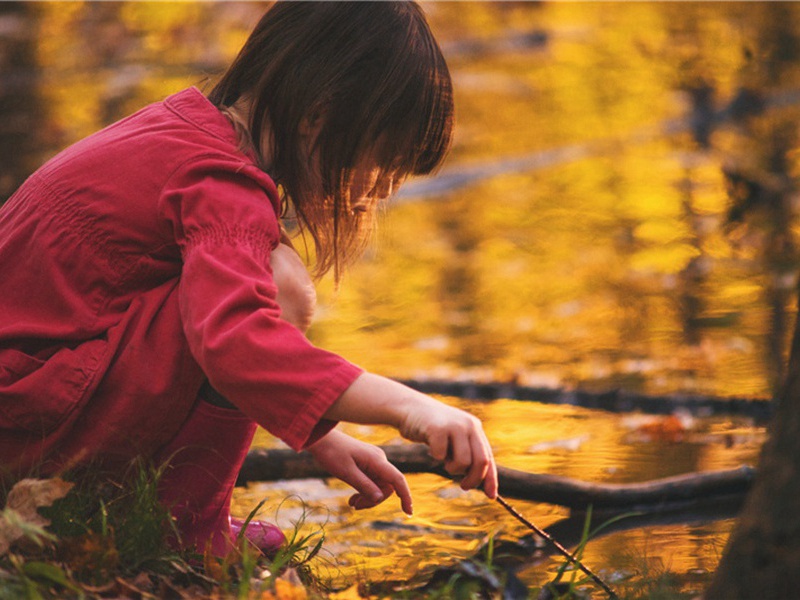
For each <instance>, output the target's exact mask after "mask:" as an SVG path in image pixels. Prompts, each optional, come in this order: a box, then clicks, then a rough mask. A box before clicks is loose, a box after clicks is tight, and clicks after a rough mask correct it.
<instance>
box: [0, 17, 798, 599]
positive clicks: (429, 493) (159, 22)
mask: <svg viewBox="0 0 800 600" xmlns="http://www.w3.org/2000/svg"><path fill="white" fill-rule="evenodd" d="M266 6H267V4H266V3H259V2H247V3H238V2H200V3H197V2H178V3H173V2H112V3H106V2H31V3H28V2H21V3H15V2H3V3H0V116H1V117H2V118H1V119H0V199H5V198H7V197H8V196H9V195H10V194H11V193H12V192H13V190H14V189H15V188H16V187H17V186H18V185H19V184H20V183H21V181H23V180H24V178H25V177H26V176H27V175H28V174H29V173H30V172H32V171H33V170H34V169H35V168H36V167H37V166H38V165H39V164H41V163H42V162H43V161H45V160H46V159H47V158H48V157H50V156H52V155H53V154H54V153H55V152H57V151H58V150H59V149H61V148H63V147H65V146H66V145H68V144H70V143H72V142H74V141H77V140H78V139H80V138H81V137H83V136H86V135H88V134H90V133H92V132H93V131H95V130H97V129H99V128H101V127H103V126H104V125H106V124H108V123H111V122H113V121H115V120H117V119H119V118H121V117H123V116H125V115H127V114H130V113H131V112H133V111H135V110H137V109H138V108H140V107H142V106H144V105H145V104H147V103H149V102H153V101H157V100H160V99H162V98H163V97H164V96H166V95H168V94H171V93H173V92H176V91H179V90H180V89H182V88H184V87H187V86H189V85H196V86H198V87H200V88H201V89H208V83H209V81H213V78H214V77H215V75H217V74H218V73H219V72H220V71H221V70H222V69H224V67H225V65H226V64H227V62H228V61H229V60H230V59H231V58H232V57H233V56H234V55H235V53H236V51H237V50H238V48H239V47H240V45H241V44H242V42H243V41H244V39H245V38H246V36H247V34H248V32H249V30H250V28H251V27H252V26H253V24H254V23H255V22H256V20H257V19H258V18H259V17H260V15H261V14H262V13H263V11H264V9H265V8H266ZM423 6H424V7H425V10H426V12H427V14H428V16H429V19H430V22H431V25H432V28H433V29H434V32H435V33H436V35H437V37H438V39H439V41H440V43H441V45H442V48H443V50H444V53H445V55H446V57H447V59H448V62H449V65H450V68H451V71H452V75H453V78H454V83H455V89H456V102H457V133H456V137H455V143H454V146H453V149H452V153H451V155H450V157H449V159H448V161H447V163H446V164H445V166H444V167H443V169H442V170H441V171H440V172H439V173H438V174H437V175H436V176H435V177H433V178H429V179H426V180H412V181H410V182H408V183H407V185H406V186H405V187H404V189H403V190H402V191H401V193H400V194H399V195H398V196H397V197H396V198H394V199H392V201H391V202H389V203H388V205H387V206H386V207H385V210H384V212H383V214H382V217H381V227H380V231H379V234H378V235H377V238H376V243H375V244H374V246H373V247H372V249H371V250H370V251H369V252H368V254H367V255H366V256H365V257H364V260H363V261H362V262H361V263H360V264H359V265H358V266H357V267H355V268H354V269H353V270H352V272H351V273H349V274H348V275H347V276H346V277H345V279H344V280H343V282H342V285H341V288H340V289H339V290H335V289H334V287H333V285H332V282H330V281H327V280H326V281H323V282H321V284H320V290H319V291H320V310H319V313H318V317H317V320H316V323H315V324H314V326H313V327H312V330H311V332H310V337H311V338H312V340H313V341H314V342H315V343H317V344H319V345H321V346H323V347H326V348H328V349H331V350H334V351H337V352H340V353H342V354H343V355H345V356H346V357H348V358H349V359H351V360H353V361H354V362H356V363H358V364H360V365H362V366H364V367H366V368H367V369H370V370H373V371H376V372H379V373H382V374H385V375H388V376H392V377H398V378H412V377H413V378H418V379H425V378H428V379H445V380H451V381H463V380H477V381H495V382H513V383H519V384H521V385H530V386H544V387H553V388H563V389H567V390H569V389H581V390H590V391H602V390H609V389H620V390H625V391H627V392H631V393H640V394H704V395H709V396H714V397H720V398H726V397H733V396H737V397H747V398H755V399H763V400H768V399H769V398H770V397H771V396H772V395H773V393H774V392H775V390H776V388H777V386H778V385H779V382H780V378H781V375H782V370H783V364H784V362H785V358H786V352H787V347H788V343H787V342H788V339H789V335H790V333H791V331H792V329H793V326H794V318H795V301H796V294H795V287H796V283H797V265H798V260H797V258H798V249H797V219H796V211H797V178H798V166H799V161H800V154H799V153H798V135H797V122H798V113H800V61H798V58H800V5H798V4H797V3H789V2H763V3H762V2H732V3H727V2H707V3H704V2H666V3H662V2H641V3H639V2H620V3H606V2H546V1H542V2H423ZM446 401H448V402H453V403H456V404H459V405H461V406H464V407H465V408H467V409H468V410H472V411H473V412H475V413H477V414H479V415H480V416H481V417H482V418H483V419H484V420H485V422H486V426H487V430H488V431H489V434H490V436H491V437H492V439H493V443H494V444H495V446H496V450H497V453H498V457H499V460H500V461H501V462H502V463H503V464H505V465H506V466H511V467H516V468H521V469H525V470H530V471H537V472H553V473H558V474H562V475H569V476H572V477H576V478H580V479H584V480H596V481H636V480H644V479H651V478H654V477H658V476H663V475H670V474H676V473H682V472H688V471H697V470H706V469H711V468H724V467H729V466H736V465H738V464H740V463H742V462H753V461H754V460H755V455H756V452H757V449H758V446H759V444H760V443H761V440H762V439H763V429H762V428H760V427H759V426H756V425H753V424H752V423H751V422H748V421H747V420H746V419H744V420H741V419H734V418H729V417H725V416H715V417H711V418H709V419H705V420H703V419H698V418H685V419H684V421H683V423H684V428H685V435H684V436H682V437H681V439H679V440H678V439H672V438H663V437H662V438H658V437H656V438H655V439H653V438H652V437H651V438H650V439H646V437H644V438H643V437H642V436H641V435H639V433H641V427H640V426H641V419H640V416H636V415H627V416H619V415H609V414H604V413H599V412H595V411H588V410H585V409H581V408H578V407H564V406H557V407H556V406H543V405H538V404H533V403H521V402H514V401H510V400H497V401H493V402H486V403H481V404H475V403H470V402H467V401H464V400H460V399H457V398H447V399H446ZM637 419H640V420H638V421H637ZM352 432H353V433H356V434H358V435H361V436H362V437H366V438H367V439H370V440H372V441H375V442H381V443H383V442H390V441H394V440H395V437H394V434H393V433H392V432H389V431H385V430H382V429H380V428H360V429H359V428H353V429H352ZM257 443H258V444H260V445H277V444H278V442H277V441H276V440H272V439H270V438H269V437H268V436H266V435H260V436H259V438H258V442H257ZM412 483H413V488H414V492H415V496H416V498H417V503H416V506H417V513H418V516H417V517H415V520H414V521H413V522H411V523H410V524H409V523H407V522H405V521H403V520H402V518H401V517H399V516H398V514H399V511H398V510H397V507H396V506H391V507H381V508H379V509H376V512H371V513H370V514H368V515H366V516H364V515H361V514H359V515H352V514H348V513H347V509H346V507H345V506H344V505H345V504H346V502H345V500H346V494H347V492H346V490H345V489H343V488H337V487H336V486H335V484H334V485H332V486H331V485H324V484H322V483H319V482H306V483H304V484H302V485H301V484H292V485H300V487H299V488H297V487H294V488H293V487H291V486H290V485H288V484H287V486H285V487H283V488H280V487H275V486H261V487H258V486H256V487H254V488H252V489H249V490H246V491H244V492H243V493H241V494H240V497H239V498H238V499H237V501H238V502H240V503H241V504H240V505H239V510H240V511H242V512H244V513H246V512H247V507H248V506H252V505H253V504H254V503H255V502H257V499H258V498H262V497H264V496H265V495H266V496H268V497H271V498H274V499H275V501H274V502H273V503H272V504H271V505H268V506H271V508H270V510H273V511H277V510H278V509H277V508H276V507H277V506H278V504H279V503H280V498H282V497H283V496H284V495H285V494H287V493H290V492H292V491H297V492H298V493H299V495H300V496H302V497H303V499H304V501H305V502H306V503H308V504H310V506H311V507H312V511H313V510H320V511H321V512H322V513H324V514H325V516H324V518H323V517H320V518H319V519H317V520H316V522H318V521H319V520H323V521H327V522H328V525H327V527H328V528H329V529H330V538H331V540H332V541H331V543H330V544H329V545H328V547H329V549H330V550H329V551H330V555H331V557H332V562H333V563H335V567H334V576H335V577H339V576H342V577H345V578H347V577H350V576H352V575H353V573H355V572H361V571H367V572H369V573H371V574H373V575H374V574H375V573H381V574H383V575H385V576H387V577H403V576H406V575H407V574H408V573H410V572H414V571H416V570H418V569H419V568H421V567H424V566H426V565H436V564H441V563H442V562H443V561H445V560H446V559H448V557H450V558H452V557H453V556H458V555H461V554H466V553H468V552H469V551H471V550H473V549H474V548H475V547H476V545H477V544H478V543H479V541H480V539H482V536H484V535H486V534H488V533H493V532H501V533H503V534H505V535H510V536H511V537H513V536H515V535H520V534H521V533H522V532H521V530H520V529H518V528H517V526H516V525H515V524H514V523H509V521H508V519H506V518H505V517H504V515H503V514H502V513H501V512H499V511H497V510H496V509H495V507H494V506H491V505H489V504H487V503H486V502H485V500H483V499H482V498H481V497H480V496H479V495H478V494H475V493H472V494H462V493H460V492H458V491H457V490H453V487H452V486H449V485H447V484H446V483H443V482H442V481H441V480H439V479H437V478H435V477H433V476H418V477H414V478H413V479H412ZM303 485H304V486H305V487H303ZM315 503H318V504H315ZM523 506H524V508H525V510H526V511H527V512H528V514H529V515H531V516H533V517H536V519H538V520H539V522H540V523H542V524H548V523H552V522H554V521H556V520H558V519H560V518H562V517H563V516H565V514H564V513H563V511H561V509H554V508H552V507H545V506H539V505H530V506H525V505H523ZM283 509H284V515H286V514H288V515H289V516H290V517H291V518H294V517H293V515H296V514H297V510H299V509H297V508H296V507H291V508H290V507H287V506H285V505H284V507H283ZM290 517H287V518H290ZM311 521H312V522H313V521H314V519H311ZM365 527H369V528H370V530H369V531H370V534H369V535H368V536H365V533H364V531H365V529H364V528H365ZM729 527H730V521H729V520H721V521H713V522H709V523H703V524H693V525H686V524H683V525H673V526H670V527H661V528H649V529H641V530H637V531H634V532H629V533H626V534H617V535H616V536H613V537H609V538H604V539H603V540H599V541H598V542H597V543H596V545H594V546H591V547H590V548H589V550H588V553H587V559H591V560H594V561H599V562H600V563H604V564H605V563H607V564H612V563H613V564H615V565H617V567H615V568H618V569H619V572H624V570H625V569H626V568H628V567H624V566H623V563H625V560H627V558H625V560H622V558H620V556H619V555H620V553H621V551H620V549H625V550H626V552H624V553H623V554H626V556H627V555H629V554H631V553H632V554H638V555H640V556H639V558H643V559H644V560H645V562H648V561H649V562H653V561H655V562H656V563H659V564H661V565H668V566H670V567H671V568H673V569H675V570H676V571H677V572H679V573H681V574H682V575H683V576H685V578H686V586H688V588H691V586H692V585H699V584H698V583H697V581H699V580H702V575H703V573H707V572H708V571H709V570H713V567H714V565H715V564H716V557H717V556H718V553H719V552H720V551H721V544H722V543H723V542H724V539H725V537H726V535H727V532H728V530H729ZM365 537H368V538H369V539H364V538H365ZM348 552H350V558H349V559H348V558H347V553H348ZM614 557H616V558H614ZM628 558H630V556H628ZM614 561H616V562H614ZM626 564H627V563H626ZM548 568H549V567H548V566H547V565H543V566H542V565H540V566H537V567H536V568H532V569H531V571H530V572H529V573H527V574H526V575H525V576H526V577H527V578H528V580H529V581H537V580H540V579H541V577H543V575H542V573H543V572H544V573H546V570H547V569H548ZM337 573H338V575H337ZM342 573H343V574H344V575H341V574H342Z"/></svg>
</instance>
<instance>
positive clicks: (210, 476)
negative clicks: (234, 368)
mask: <svg viewBox="0 0 800 600" xmlns="http://www.w3.org/2000/svg"><path fill="white" fill-rule="evenodd" d="M255 431H256V424H255V422H254V421H252V420H251V419H249V418H248V417H246V416H245V415H244V414H243V413H241V412H239V411H238V410H236V409H229V408H221V407H219V406H214V405H212V404H210V403H208V402H205V401H203V400H198V402H197V404H196V405H195V407H194V408H193V410H192V412H191V414H190V415H189V418H188V419H187V420H186V422H185V423H184V424H183V426H182V427H181V429H180V431H178V433H177V434H176V435H175V437H174V438H173V439H172V440H171V441H170V442H169V443H168V444H167V445H166V446H164V447H163V448H162V449H161V450H160V451H159V452H158V454H156V456H155V457H154V458H155V462H156V464H160V463H162V462H165V461H166V462H168V466H167V468H166V472H165V473H164V475H163V477H162V479H161V483H160V496H161V500H162V502H164V503H165V504H166V505H167V506H169V507H170V509H171V511H172V514H173V516H174V517H175V519H176V521H177V525H178V529H179V531H180V532H181V544H182V545H183V546H184V547H186V548H192V547H195V548H196V549H197V550H198V551H200V552H203V551H205V550H206V548H207V547H208V545H209V544H210V549H211V551H212V552H213V553H214V554H216V555H217V556H221V555H223V554H225V553H226V552H227V551H228V550H229V549H230V548H231V546H230V543H231V542H230V540H231V534H230V525H229V516H230V504H231V496H232V495H233V488H234V484H235V483H236V477H237V475H238V473H239V469H240V468H241V466H242V462H243V461H244V459H245V456H247V451H248V450H249V448H250V444H251V442H252V440H253V435H254V434H255Z"/></svg>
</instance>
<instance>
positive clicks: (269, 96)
mask: <svg viewBox="0 0 800 600" xmlns="http://www.w3.org/2000/svg"><path fill="white" fill-rule="evenodd" d="M242 96H247V97H249V98H251V99H252V102H253V105H252V111H251V116H250V123H249V130H250V132H251V134H252V138H253V139H252V143H253V145H254V148H255V151H256V154H257V155H258V156H262V154H263V153H262V139H261V138H262V135H258V134H257V132H263V131H265V129H266V128H267V127H268V128H269V131H271V139H270V140H269V142H268V143H270V151H271V157H272V160H271V162H270V164H269V165H268V166H267V167H268V169H269V171H270V174H271V175H272V177H273V178H274V179H275V180H276V182H277V183H278V184H280V185H281V186H282V187H283V188H284V190H285V194H286V195H287V196H288V197H289V199H290V200H291V204H292V206H293V208H294V212H295V214H296V215H297V218H298V221H299V224H300V226H301V227H302V228H305V229H306V230H307V231H308V232H309V233H310V234H311V236H312V238H313V240H314V244H315V247H316V257H317V262H316V265H315V272H316V274H317V275H322V274H324V273H326V272H327V271H329V270H330V269H333V271H334V276H335V278H336V279H337V280H338V278H339V275H340V273H341V271H342V270H343V267H344V266H346V265H347V264H349V263H351V262H352V260H353V259H354V258H357V257H358V256H359V255H360V254H361V252H362V251H363V249H364V246H365V244H366V242H367V240H368V234H369V232H370V231H371V229H372V224H373V222H374V215H372V212H374V211H369V213H367V214H361V213H359V212H353V211H351V210H350V208H349V206H348V198H347V195H348V194H347V190H348V186H349V183H350V180H351V177H352V175H353V168H354V167H355V166H356V165H357V164H358V161H359V160H360V159H361V158H362V157H364V156H365V155H366V154H367V153H368V152H377V158H378V166H379V168H380V169H381V171H382V172H383V174H384V175H394V176H396V177H398V178H403V177H405V176H407V175H411V174H415V175H421V174H427V173H430V172H431V171H432V170H434V169H435V168H436V167H437V166H438V165H439V164H440V163H441V162H442V160H443V159H444V156H445V154H446V153H447V150H448V148H449V146H450V141H451V135H452V128H453V93H452V83H451V80H450V73H449V71H448V69H447V65H446V63H445V60H444V57H443V56H442V53H441V50H440V49H439V46H438V44H437V43H436V40H435V39H434V38H433V35H432V34H431V31H430V29H429V27H428V24H427V22H426V20H425V16H424V14H423V12H422V9H421V8H420V7H419V6H418V5H417V4H415V3H414V2H384V1H377V2H277V3H276V4H274V5H273V6H272V7H271V8H270V9H269V10H268V11H267V12H266V14H265V15H264V16H263V17H262V19H261V20H260V22H259V23H258V25H256V27H255V29H254V30H253V32H252V34H251V35H250V37H249V38H248V40H247V42H246V43H245V45H244V47H243V48H242V50H241V52H240V53H239V55H238V56H237V57H236V59H235V61H234V62H233V64H232V65H231V66H230V68H229V69H228V70H227V71H226V72H225V74H224V75H223V76H222V79H221V80H220V81H219V83H217V85H216V86H215V87H214V88H213V90H212V91H211V93H210V94H209V99H210V100H211V102H212V103H214V104H215V105H216V106H218V107H220V108H224V107H228V106H231V105H233V104H234V103H235V102H236V101H237V100H238V99H239V98H240V97H242ZM316 118H318V119H320V121H319V123H320V125H321V129H320V133H319V136H318V137H317V142H316V146H315V148H314V150H316V152H318V156H319V161H320V166H321V173H322V182H321V183H322V190H319V189H318V188H319V183H316V184H314V181H313V177H312V175H313V174H312V173H311V165H310V164H309V162H310V161H309V159H310V156H309V150H308V148H304V147H303V144H302V143H301V140H300V136H299V135H298V132H299V130H300V128H301V126H302V124H303V121H304V119H309V120H314V119H316ZM320 191H321V192H322V197H320Z"/></svg>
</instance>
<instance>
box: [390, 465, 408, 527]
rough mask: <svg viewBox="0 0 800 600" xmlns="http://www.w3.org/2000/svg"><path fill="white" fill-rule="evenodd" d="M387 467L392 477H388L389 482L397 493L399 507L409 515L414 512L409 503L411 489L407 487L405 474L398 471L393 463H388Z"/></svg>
mask: <svg viewBox="0 0 800 600" xmlns="http://www.w3.org/2000/svg"><path fill="white" fill-rule="evenodd" d="M389 467H390V468H391V470H392V477H391V478H390V479H389V483H390V484H391V486H392V488H393V489H394V491H395V493H396V494H397V497H398V498H400V507H401V508H402V509H403V512H404V513H406V514H407V515H411V514H412V513H413V512H414V508H413V507H412V505H411V489H410V488H409V487H408V481H406V478H405V476H404V475H403V474H402V473H401V472H400V471H398V470H397V469H396V468H395V467H394V465H392V464H389Z"/></svg>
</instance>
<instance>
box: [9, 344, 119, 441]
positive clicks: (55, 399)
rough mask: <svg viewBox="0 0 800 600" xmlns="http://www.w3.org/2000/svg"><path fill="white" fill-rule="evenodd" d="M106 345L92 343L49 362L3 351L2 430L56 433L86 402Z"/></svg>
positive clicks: (65, 351) (64, 350)
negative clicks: (85, 396)
mask: <svg viewBox="0 0 800 600" xmlns="http://www.w3.org/2000/svg"><path fill="white" fill-rule="evenodd" d="M106 345H107V344H106V342H105V341H104V340H91V341H88V342H84V343H83V344H80V345H79V346H77V347H76V348H74V349H73V348H61V349H60V350H58V351H57V352H56V353H55V354H53V355H52V356H50V357H49V358H47V359H46V360H41V359H39V358H37V357H35V356H31V355H29V354H25V353H24V352H20V351H19V350H14V349H10V348H4V349H0V429H7V430H17V431H19V430H24V431H28V432H32V433H36V434H41V435H44V434H47V433H49V432H50V431H52V430H53V429H54V428H55V427H57V426H58V425H59V424H60V423H61V422H62V421H63V420H64V419H65V418H66V416H67V415H68V414H69V413H70V412H72V410H73V409H74V408H75V407H76V406H77V405H78V404H79V403H80V402H81V400H82V399H83V397H84V395H85V392H86V390H87V387H88V384H89V382H90V381H91V380H92V378H93V376H94V372H95V370H96V368H97V366H98V365H99V359H100V357H102V355H103V351H104V349H105V347H106Z"/></svg>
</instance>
